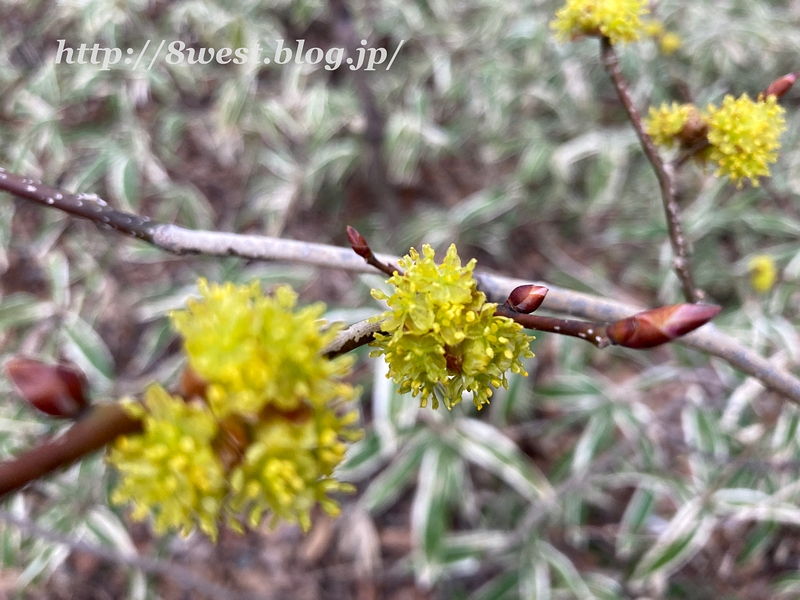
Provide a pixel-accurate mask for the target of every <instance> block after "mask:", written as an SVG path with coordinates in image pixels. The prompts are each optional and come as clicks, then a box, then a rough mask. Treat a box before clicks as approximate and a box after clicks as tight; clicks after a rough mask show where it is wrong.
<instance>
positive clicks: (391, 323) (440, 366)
mask: <svg viewBox="0 0 800 600" xmlns="http://www.w3.org/2000/svg"><path fill="white" fill-rule="evenodd" d="M400 266H401V267H402V268H403V269H404V273H402V274H401V273H400V272H399V271H395V273H394V275H393V276H392V277H391V278H390V279H389V280H388V283H390V284H392V285H393V286H394V288H395V290H394V293H393V294H392V295H391V296H387V295H386V294H385V293H384V292H382V291H380V290H372V295H373V297H375V298H376V299H378V300H385V301H386V302H387V303H388V306H389V308H388V310H387V311H385V312H384V313H383V314H382V315H380V316H379V317H376V319H381V320H382V323H381V331H382V333H378V334H376V336H375V337H376V339H375V342H373V345H374V346H376V347H377V348H378V349H377V350H375V351H373V353H372V355H373V356H381V355H382V356H383V357H384V358H385V360H386V362H387V363H388V364H389V373H388V376H389V377H391V378H392V379H393V380H394V381H395V382H396V383H397V384H398V385H399V386H400V388H399V389H400V391H401V392H409V391H410V392H411V393H412V395H413V396H420V397H421V398H420V402H421V405H422V406H425V405H426V404H427V402H428V400H429V399H430V400H432V405H433V408H437V407H438V405H439V400H438V397H437V391H438V393H439V394H440V395H441V396H442V398H443V401H444V403H445V405H446V406H447V408H452V407H453V406H454V405H455V404H458V403H459V402H460V401H461V398H462V396H463V394H464V393H465V392H471V393H472V396H473V402H474V403H475V405H476V406H477V407H478V408H481V407H482V406H483V405H484V404H486V403H488V402H489V398H490V397H491V396H492V392H493V389H496V388H499V387H500V386H501V385H502V386H505V387H508V380H507V378H506V372H507V371H509V370H510V371H511V372H512V373H521V374H524V375H527V373H526V372H525V369H524V368H523V365H522V362H521V361H520V359H521V358H529V357H532V356H533V353H532V352H531V350H530V342H531V340H532V339H533V338H532V337H530V336H528V335H527V334H525V333H524V331H523V328H522V326H521V325H519V324H518V323H515V322H514V321H512V320H511V319H509V318H506V317H500V316H497V315H495V314H494V313H495V309H496V305H495V304H491V303H487V302H486V296H485V295H484V294H483V293H482V292H479V291H478V290H477V282H476V281H475V278H474V277H473V276H472V271H473V269H474V268H475V259H472V260H471V261H470V262H469V263H468V264H467V265H466V266H464V267H462V266H461V259H460V258H459V257H458V254H457V252H456V247H455V246H454V245H451V246H450V248H449V249H448V250H447V255H446V256H445V259H444V262H443V263H442V264H441V265H437V264H436V262H435V261H434V251H433V249H432V248H431V247H430V246H428V245H425V246H423V247H422V256H420V255H419V253H418V252H417V251H416V250H415V249H414V248H412V249H411V250H410V252H409V254H408V255H407V256H405V257H404V258H402V259H401V260H400Z"/></svg>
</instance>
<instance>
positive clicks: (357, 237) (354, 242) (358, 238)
mask: <svg viewBox="0 0 800 600" xmlns="http://www.w3.org/2000/svg"><path fill="white" fill-rule="evenodd" d="M347 239H348V241H349V242H350V247H351V248H352V249H353V252H355V253H356V254H358V255H359V256H360V257H361V258H363V259H364V260H369V257H370V256H372V250H370V247H369V244H367V240H366V239H364V236H363V235H361V234H360V233H358V231H356V228H355V227H351V226H350V225H348V226H347Z"/></svg>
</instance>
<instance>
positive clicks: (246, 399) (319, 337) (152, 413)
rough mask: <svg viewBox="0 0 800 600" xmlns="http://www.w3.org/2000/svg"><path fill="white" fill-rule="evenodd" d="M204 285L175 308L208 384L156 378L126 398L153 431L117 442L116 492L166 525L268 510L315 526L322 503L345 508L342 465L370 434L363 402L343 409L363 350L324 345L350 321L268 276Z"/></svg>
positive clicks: (214, 523) (250, 520)
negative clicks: (264, 281)
mask: <svg viewBox="0 0 800 600" xmlns="http://www.w3.org/2000/svg"><path fill="white" fill-rule="evenodd" d="M199 288H200V292H201V294H202V296H203V298H202V299H200V300H198V299H192V300H189V302H188V305H187V309H186V310H182V311H176V312H174V313H172V314H171V315H170V317H171V320H172V322H173V325H174V327H175V328H176V329H177V330H178V331H179V332H180V333H181V335H182V336H183V338H184V348H185V351H186V354H187V355H188V362H189V367H190V369H191V373H192V374H193V378H194V379H195V380H196V381H197V382H199V383H200V386H199V389H200V390H201V393H200V394H195V395H193V396H192V397H190V398H184V397H181V396H173V395H170V394H169V393H167V392H166V391H165V390H164V389H163V388H161V387H160V386H157V385H153V386H151V387H150V388H149V389H148V390H147V393H146V395H145V401H144V403H141V404H140V403H136V402H133V401H128V402H127V403H126V407H127V410H129V412H130V413H131V414H132V415H134V416H136V417H138V418H140V419H141V420H142V422H143V432H142V433H141V434H138V435H133V436H123V437H121V438H119V439H118V440H117V442H116V443H115V444H114V446H113V448H112V450H111V452H110V454H109V462H110V463H111V464H112V465H114V466H115V467H116V468H117V469H118V470H119V472H120V475H121V480H120V483H119V485H118V486H117V488H116V489H115V491H114V493H113V494H112V501H113V502H115V503H117V504H124V503H127V502H131V503H133V504H134V511H133V516H134V518H137V519H144V518H145V517H146V516H147V515H152V516H153V518H154V523H155V527H156V529H157V530H158V531H165V530H167V529H179V530H180V531H182V532H183V533H188V532H189V531H191V530H192V529H193V528H194V527H195V525H198V526H199V527H200V528H201V529H202V530H203V531H204V532H206V533H207V534H208V535H209V536H211V537H212V538H214V537H216V535H217V531H218V526H219V523H220V522H221V521H223V522H226V523H227V524H228V525H229V526H231V527H232V528H233V529H236V530H242V528H243V526H244V525H245V524H247V525H249V526H251V527H254V526H256V525H258V523H259V522H260V521H261V519H262V518H263V516H264V515H265V514H267V513H269V514H271V515H272V520H273V523H274V522H275V521H277V520H278V519H284V520H286V521H288V522H298V523H299V524H300V525H301V526H302V527H303V528H304V529H308V528H309V527H310V512H311V510H312V508H313V507H314V506H315V505H316V504H320V505H321V506H322V508H323V509H324V510H326V511H327V512H328V513H329V514H337V513H338V510H339V508H338V505H337V504H336V502H335V501H334V500H333V499H331V498H330V494H332V493H334V492H340V491H352V486H350V485H349V484H346V483H342V482H339V481H338V480H336V479H335V478H334V477H333V471H334V469H335V468H336V466H337V465H338V464H339V463H341V461H342V460H343V458H344V454H345V451H346V448H347V442H351V441H354V440H356V439H358V438H359V437H360V436H361V431H360V430H359V429H358V428H357V427H356V426H355V425H354V424H355V422H356V421H357V414H356V413H355V412H352V411H351V412H346V411H343V410H342V408H343V405H344V403H345V402H346V401H348V400H352V399H353V398H354V397H355V395H356V390H355V389H354V388H353V387H352V386H350V385H349V384H347V383H346V382H345V381H344V377H346V376H347V375H348V373H349V370H350V367H351V365H352V358H351V357H348V356H340V357H337V358H334V359H329V358H327V357H325V356H323V354H322V350H323V348H325V346H327V345H328V344H329V343H330V342H331V340H333V338H334V337H335V336H336V334H337V332H338V331H339V329H340V328H339V327H338V326H335V325H331V326H326V324H325V323H324V321H321V320H320V317H321V316H322V313H323V312H324V310H325V307H324V305H323V304H321V303H319V304H316V305H313V306H309V307H305V308H302V309H297V308H296V301H297V295H296V294H295V293H294V292H293V291H292V290H291V288H289V287H286V286H283V287H279V288H278V289H277V290H276V291H275V293H274V294H273V295H272V296H264V295H263V294H262V293H261V290H260V287H259V285H258V283H252V284H250V285H248V286H235V285H233V284H230V283H227V284H225V285H216V284H208V283H207V282H206V281H205V280H200V282H199Z"/></svg>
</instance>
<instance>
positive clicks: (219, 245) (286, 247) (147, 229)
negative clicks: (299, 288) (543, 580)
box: [0, 171, 800, 403]
mask: <svg viewBox="0 0 800 600" xmlns="http://www.w3.org/2000/svg"><path fill="white" fill-rule="evenodd" d="M22 181H25V182H26V183H22ZM28 181H30V180H27V179H24V178H22V177H21V176H19V175H12V174H10V173H6V172H5V171H0V190H5V191H8V192H11V193H12V194H15V195H17V196H20V197H22V198H26V199H28V200H31V201H33V202H36V203H38V204H41V205H43V206H47V207H52V208H57V209H59V210H63V211H65V212H68V213H70V214H73V215H75V216H79V217H83V218H85V219H90V220H92V221H94V222H95V223H97V224H98V225H100V226H101V227H111V228H113V229H116V230H117V231H120V232H122V233H126V234H129V235H132V236H134V237H138V238H139V239H142V240H143V241H146V242H148V243H150V244H152V245H153V246H156V247H157V248H160V249H161V250H164V251H166V252H170V253H173V254H187V253H194V254H204V255H208V256H239V257H242V258H249V259H255V260H278V261H287V262H293V263H300V264H307V265H316V266H321V267H326V268H330V269H343V270H346V271H351V272H355V273H374V274H377V272H376V270H375V269H374V267H371V266H370V265H368V264H366V263H365V262H364V261H363V259H362V258H361V257H359V256H357V255H356V254H355V253H354V252H353V251H352V250H351V249H349V248H339V247H336V246H328V245H325V244H316V243H309V242H298V241H295V240H284V239H278V238H271V237H266V236H257V235H240V234H235V233H220V232H215V231H200V230H192V229H185V228H183V227H178V226H177V225H165V224H160V223H156V222H155V221H151V220H150V219H148V218H147V217H140V216H137V215H130V214H127V213H122V212H119V211H115V210H113V209H112V208H110V207H109V206H107V205H106V203H105V202H103V201H102V200H100V199H98V198H97V197H96V196H91V195H87V194H71V193H69V192H65V191H64V190H57V189H55V188H52V187H48V186H44V185H42V184H41V183H39V182H32V183H27V182H28ZM87 200H88V202H87ZM78 202H80V204H78ZM87 204H89V206H87ZM377 258H378V259H379V260H381V261H382V262H388V263H393V262H395V261H397V257H394V256H387V255H377ZM475 277H476V279H477V280H478V285H479V287H480V288H481V290H482V291H483V292H484V293H485V294H486V295H487V298H488V299H489V301H490V302H496V303H498V304H502V303H503V302H505V300H506V299H507V298H508V295H509V294H510V293H511V291H512V290H513V289H514V288H516V287H518V286H520V285H526V284H530V283H531V282H530V281H523V280H519V279H512V278H509V277H502V276H499V275H492V274H488V273H476V274H475ZM542 285H546V286H547V288H548V289H549V292H548V294H547V298H546V299H545V301H544V304H543V305H542V308H543V309H544V310H549V311H552V312H556V313H563V314H567V315H571V316H574V317H577V318H581V319H588V320H592V321H597V322H605V323H609V322H612V321H617V320H620V319H624V318H626V317H628V316H630V315H632V314H634V313H636V312H640V311H641V310H643V309H644V308H645V307H641V306H633V305H630V304H625V303H622V302H618V301H616V300H611V299H608V298H600V297H597V296H592V295H589V294H584V293H581V292H575V291H572V290H566V289H563V288H559V287H556V286H552V285H550V284H546V283H544V284H542ZM343 334H345V332H343ZM362 334H363V331H362V332H361V333H360V334H359V335H362ZM340 343H342V344H345V343H347V340H346V339H344V338H343V339H342V340H340ZM674 343H678V344H681V345H683V346H686V347H688V348H693V349H695V350H699V351H700V352H703V353H706V354H709V355H712V356H716V357H718V358H721V359H722V360H724V361H726V362H727V363H728V364H730V365H731V366H733V367H734V368H736V369H738V370H739V371H742V372H743V373H746V374H748V375H751V376H752V377H755V378H756V379H758V380H759V381H761V382H762V383H763V384H764V385H765V386H766V387H768V388H769V389H771V390H773V391H774V392H777V393H779V394H782V395H784V396H786V397H787V398H789V399H790V400H792V401H793V402H796V403H800V379H798V378H797V377H795V376H794V375H792V374H791V373H789V372H788V371H786V370H783V369H779V368H777V367H775V366H774V365H772V364H770V362H769V361H768V360H767V359H765V358H764V357H762V356H760V355H759V354H757V353H756V352H754V351H752V350H750V349H748V348H746V347H745V346H743V345H742V344H740V343H739V342H738V341H736V340H734V339H733V338H731V337H730V336H727V335H725V334H724V333H722V332H721V331H719V329H717V328H716V327H715V326H714V325H713V324H710V323H709V324H707V325H704V326H703V327H701V328H700V329H698V330H697V331H695V332H693V333H691V334H688V335H686V336H683V337H681V338H679V339H678V340H676V342H674Z"/></svg>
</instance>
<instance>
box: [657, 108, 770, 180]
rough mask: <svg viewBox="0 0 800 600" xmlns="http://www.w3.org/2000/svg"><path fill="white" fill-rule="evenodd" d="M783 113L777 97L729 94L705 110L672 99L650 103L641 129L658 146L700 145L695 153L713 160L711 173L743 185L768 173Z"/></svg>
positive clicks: (698, 156) (688, 146)
mask: <svg viewBox="0 0 800 600" xmlns="http://www.w3.org/2000/svg"><path fill="white" fill-rule="evenodd" d="M784 113H785V111H784V109H783V108H782V107H781V106H779V105H778V99H777V97H776V96H775V95H768V96H766V97H764V95H761V96H759V97H758V98H757V99H756V100H753V99H751V98H750V97H749V96H748V95H747V94H743V95H741V96H740V97H739V98H738V99H735V98H734V97H733V96H731V95H728V96H725V98H724V99H723V101H722V105H721V106H719V107H717V106H716V105H714V104H709V105H708V106H707V107H706V109H705V110H704V111H700V110H698V109H697V108H696V107H695V106H693V105H691V104H677V103H675V102H673V103H672V105H671V106H668V105H667V104H662V105H661V107H659V108H658V109H656V108H654V107H651V108H650V115H649V117H648V118H647V119H646V120H645V129H646V131H647V133H648V135H650V136H651V137H652V138H653V141H654V142H655V143H656V144H658V145H660V146H664V147H667V148H671V147H672V146H673V145H675V144H676V143H677V144H678V145H679V146H681V147H682V148H685V149H689V150H692V149H694V150H696V149H697V148H698V147H699V148H701V149H700V150H699V151H696V152H695V153H694V154H693V157H694V158H695V159H696V160H698V161H700V162H701V163H705V162H706V161H711V162H713V163H716V165H717V170H716V173H715V175H716V176H717V177H720V176H723V175H727V176H728V177H730V179H731V181H733V182H735V183H736V185H737V187H740V188H741V187H742V182H743V181H744V180H745V179H749V180H750V181H751V182H752V184H753V185H754V186H758V178H759V177H763V176H767V175H769V165H770V164H772V163H774V162H775V161H776V160H777V158H778V154H777V151H778V149H779V148H780V136H781V133H783V132H784V131H785V130H786V120H785V119H784V116H783V115H784ZM698 144H699V145H698Z"/></svg>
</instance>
